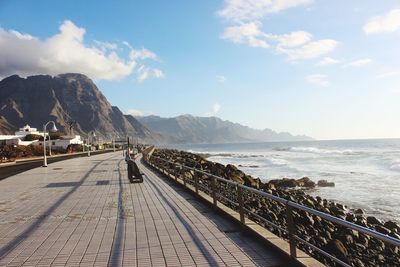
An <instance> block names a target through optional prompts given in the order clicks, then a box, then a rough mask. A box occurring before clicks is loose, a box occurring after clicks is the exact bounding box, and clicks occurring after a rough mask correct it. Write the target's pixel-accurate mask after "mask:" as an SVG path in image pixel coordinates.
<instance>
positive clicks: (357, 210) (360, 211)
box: [354, 209, 364, 215]
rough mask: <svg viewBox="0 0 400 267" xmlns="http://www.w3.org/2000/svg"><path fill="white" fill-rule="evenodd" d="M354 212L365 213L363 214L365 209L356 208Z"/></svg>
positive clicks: (357, 213)
mask: <svg viewBox="0 0 400 267" xmlns="http://www.w3.org/2000/svg"><path fill="white" fill-rule="evenodd" d="M354 213H355V214H356V215H363V214H364V211H363V210H362V209H356V210H355V211H354Z"/></svg>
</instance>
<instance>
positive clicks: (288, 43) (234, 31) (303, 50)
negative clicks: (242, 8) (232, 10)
mask: <svg viewBox="0 0 400 267" xmlns="http://www.w3.org/2000/svg"><path fill="white" fill-rule="evenodd" d="M259 26H260V24H259V23H256V22H250V23H244V24H241V25H237V26H231V27H228V28H226V29H225V31H224V32H223V33H222V34H221V36H220V37H221V38H222V39H226V40H230V41H232V42H233V43H236V44H247V45H249V46H251V47H261V48H270V47H275V50H276V51H277V52H278V53H279V54H285V55H287V57H288V60H290V61H295V60H304V59H311V58H316V57H319V56H321V55H324V54H327V53H329V52H332V51H333V50H334V49H335V48H336V46H337V44H338V42H337V41H335V40H331V39H324V40H318V41H311V39H312V35H311V34H310V33H309V32H306V31H296V32H291V33H288V34H281V35H279V34H270V33H265V32H263V31H261V30H260V28H259Z"/></svg>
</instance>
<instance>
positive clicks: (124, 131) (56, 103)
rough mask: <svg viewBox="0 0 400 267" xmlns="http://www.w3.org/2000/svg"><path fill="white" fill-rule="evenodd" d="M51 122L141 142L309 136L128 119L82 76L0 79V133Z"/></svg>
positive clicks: (206, 120) (205, 122)
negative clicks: (129, 137) (131, 138)
mask: <svg viewBox="0 0 400 267" xmlns="http://www.w3.org/2000/svg"><path fill="white" fill-rule="evenodd" d="M49 120H54V121H55V122H56V124H57V127H58V128H59V129H60V131H61V132H63V133H66V134H68V133H69V128H70V127H69V125H71V123H73V125H74V126H73V128H74V132H75V133H78V134H81V135H87V134H88V133H89V132H91V131H95V132H96V135H97V136H99V137H103V138H111V137H112V136H114V135H118V136H120V137H121V138H123V137H125V136H128V135H129V136H133V137H134V138H135V139H136V138H137V139H139V141H141V142H146V143H236V142H255V141H298V140H311V139H312V138H310V137H307V136H304V135H301V136H294V135H291V134H289V133H277V132H274V131H272V130H270V129H265V130H255V129H252V128H249V127H247V126H243V125H240V124H238V123H233V122H230V121H224V120H221V119H220V118H217V117H195V116H192V115H181V116H178V117H174V118H161V117H158V116H145V117H136V118H135V117H133V116H131V115H124V114H123V113H122V112H121V110H120V109H119V108H118V107H115V106H111V104H110V103H109V102H108V100H107V99H106V98H105V97H104V95H103V94H102V93H101V92H100V90H99V89H98V88H97V86H96V85H95V84H94V83H93V81H92V80H91V79H89V78H88V77H86V76H85V75H82V74H77V73H68V74H60V75H58V76H54V77H52V76H49V75H36V76H30V77H27V78H21V77H19V76H17V75H13V76H10V77H8V78H5V79H3V80H2V81H0V134H13V133H14V132H15V131H16V130H17V129H18V128H20V127H22V126H24V125H25V124H29V125H30V126H32V127H36V128H39V130H42V129H41V127H42V125H43V124H44V123H46V122H47V121H49Z"/></svg>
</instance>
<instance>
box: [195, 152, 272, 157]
mask: <svg viewBox="0 0 400 267" xmlns="http://www.w3.org/2000/svg"><path fill="white" fill-rule="evenodd" d="M188 152H190V153H193V154H197V155H203V156H206V157H227V158H263V157H265V155H260V154H253V153H242V152H215V151H212V152H211V151H194V150H188Z"/></svg>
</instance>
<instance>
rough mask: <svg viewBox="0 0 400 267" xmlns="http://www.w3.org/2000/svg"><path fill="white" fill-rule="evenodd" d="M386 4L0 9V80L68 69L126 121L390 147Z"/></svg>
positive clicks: (190, 1) (395, 95)
mask: <svg viewBox="0 0 400 267" xmlns="http://www.w3.org/2000/svg"><path fill="white" fill-rule="evenodd" d="M399 44H400V3H399V2H398V0H382V1H376V0H354V1H344V0H336V1H327V0H325V1H323V0H202V1H194V0H171V1H165V0H146V1H138V0H136V1H132V0H119V1H113V2H111V1H101V0H96V1H89V0H86V1H51V0H48V1H45V0H42V1H28V0H26V1H22V0H12V1H11V0H0V77H1V78H4V77H7V76H9V75H12V74H18V75H20V76H23V77H25V76H29V75H35V74H50V75H57V74H59V73H67V72H79V73H83V74H86V75H88V76H89V77H90V78H92V79H93V80H94V81H95V83H96V84H97V86H98V87H99V89H100V90H101V91H102V92H103V94H104V95H105V96H106V97H107V98H108V100H109V101H110V102H111V104H112V105H116V106H118V107H119V108H120V109H121V110H122V111H123V112H124V113H126V114H133V115H150V114H152V115H159V116H163V117H172V116H177V115H180V114H193V115H196V116H218V117H220V118H222V119H224V120H230V121H233V122H238V123H241V124H243V125H247V126H250V127H253V128H257V129H264V128H270V129H273V130H276V131H287V132H290V133H293V134H306V135H309V136H312V137H314V138H316V139H324V140H327V139H357V138H400V104H399V102H400V48H399V47H400V46H399Z"/></svg>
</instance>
